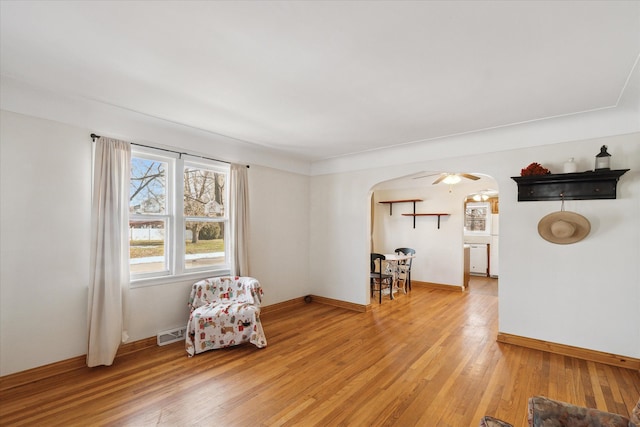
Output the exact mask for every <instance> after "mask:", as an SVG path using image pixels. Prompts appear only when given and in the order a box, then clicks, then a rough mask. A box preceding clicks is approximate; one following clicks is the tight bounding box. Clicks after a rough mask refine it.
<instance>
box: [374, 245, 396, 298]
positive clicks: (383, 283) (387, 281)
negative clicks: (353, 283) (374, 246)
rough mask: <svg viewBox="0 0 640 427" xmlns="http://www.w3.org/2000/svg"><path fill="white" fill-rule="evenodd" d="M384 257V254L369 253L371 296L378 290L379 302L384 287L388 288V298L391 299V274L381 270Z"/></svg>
mask: <svg viewBox="0 0 640 427" xmlns="http://www.w3.org/2000/svg"><path fill="white" fill-rule="evenodd" d="M385 259H386V258H385V256H384V255H382V254H377V253H372V254H371V273H370V274H369V280H370V286H371V296H372V297H373V294H374V292H378V293H379V294H380V303H381V304H382V290H383V289H384V288H389V299H393V275H392V274H386V273H384V272H383V270H384V267H383V265H382V261H384V260H385ZM376 285H377V288H376Z"/></svg>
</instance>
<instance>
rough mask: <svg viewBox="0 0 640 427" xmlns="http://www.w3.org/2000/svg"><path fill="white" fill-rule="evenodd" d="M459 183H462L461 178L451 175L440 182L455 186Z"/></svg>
mask: <svg viewBox="0 0 640 427" xmlns="http://www.w3.org/2000/svg"><path fill="white" fill-rule="evenodd" d="M460 181H462V178H460V177H459V176H458V175H455V174H451V175H447V176H446V177H445V178H444V179H443V180H442V182H444V183H445V184H449V185H451V184H457V183H459V182H460Z"/></svg>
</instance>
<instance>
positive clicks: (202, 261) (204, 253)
mask: <svg viewBox="0 0 640 427" xmlns="http://www.w3.org/2000/svg"><path fill="white" fill-rule="evenodd" d="M224 262H225V258H224V223H223V222H204V221H187V222H186V227H185V268H187V269H189V268H200V267H206V266H211V265H217V264H224Z"/></svg>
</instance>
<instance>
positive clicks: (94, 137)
mask: <svg viewBox="0 0 640 427" xmlns="http://www.w3.org/2000/svg"><path fill="white" fill-rule="evenodd" d="M90 136H91V139H92V140H93V141H94V142H95V140H96V139H97V138H100V135H96V134H95V133H92V134H91V135H90ZM129 144H131V145H137V146H138V147H145V148H151V149H153V150H160V151H167V152H169V153H174V154H179V155H180V158H182V155H183V154H186V155H187V156H191V157H198V158H200V159H206V160H213V161H214V162H221V163H226V164H228V165H230V164H231V162H227V161H226V160H220V159H212V158H210V157H204V156H196V155H195V154H189V153H184V152H181V151H174V150H167V149H166V148H158V147H152V146H150V145H144V144H138V143H135V142H130V143H129ZM246 166H247V168H249V165H246Z"/></svg>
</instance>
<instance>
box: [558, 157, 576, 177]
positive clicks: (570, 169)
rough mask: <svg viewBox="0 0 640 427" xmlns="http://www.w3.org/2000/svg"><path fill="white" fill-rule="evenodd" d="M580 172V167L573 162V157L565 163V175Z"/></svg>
mask: <svg viewBox="0 0 640 427" xmlns="http://www.w3.org/2000/svg"><path fill="white" fill-rule="evenodd" d="M577 170H578V165H577V164H576V162H574V161H573V157H571V158H570V159H569V160H567V161H566V162H564V165H563V168H562V171H563V172H564V173H574V172H576V171H577Z"/></svg>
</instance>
